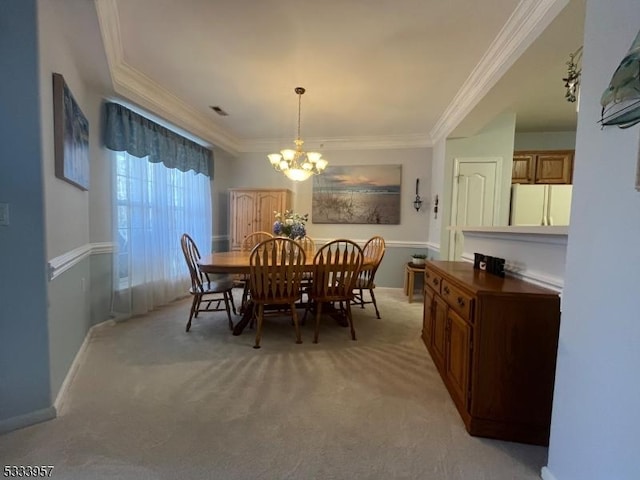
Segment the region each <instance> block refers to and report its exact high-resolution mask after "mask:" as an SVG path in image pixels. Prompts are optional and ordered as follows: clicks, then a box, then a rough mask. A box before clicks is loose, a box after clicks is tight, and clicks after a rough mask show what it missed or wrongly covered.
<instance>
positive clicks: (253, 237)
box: [233, 231, 273, 313]
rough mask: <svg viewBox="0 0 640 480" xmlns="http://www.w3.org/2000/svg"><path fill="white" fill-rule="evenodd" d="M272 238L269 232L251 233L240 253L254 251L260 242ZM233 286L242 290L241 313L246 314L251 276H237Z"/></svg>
mask: <svg viewBox="0 0 640 480" xmlns="http://www.w3.org/2000/svg"><path fill="white" fill-rule="evenodd" d="M270 238H273V235H272V234H270V233H269V232H262V231H260V232H253V233H250V234H249V235H247V236H246V237H244V239H243V240H242V245H241V246H240V251H241V252H247V253H249V252H251V250H253V247H255V246H256V245H258V244H259V243H260V242H263V241H264V240H268V239H270ZM233 286H234V287H236V288H242V300H241V301H240V312H241V313H242V312H244V309H245V306H246V304H247V299H248V297H249V276H248V275H245V274H240V275H236V277H235V280H234V285H233Z"/></svg>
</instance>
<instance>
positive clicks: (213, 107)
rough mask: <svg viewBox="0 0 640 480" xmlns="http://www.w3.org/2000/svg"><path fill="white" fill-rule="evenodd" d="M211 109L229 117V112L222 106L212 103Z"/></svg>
mask: <svg viewBox="0 0 640 480" xmlns="http://www.w3.org/2000/svg"><path fill="white" fill-rule="evenodd" d="M209 108H211V110H213V111H214V112H216V113H217V114H218V115H220V116H221V117H227V116H228V115H229V114H228V113H227V112H225V111H224V110H223V109H222V108H220V107H219V106H218V105H210V107H209Z"/></svg>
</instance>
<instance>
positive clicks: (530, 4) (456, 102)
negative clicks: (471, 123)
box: [430, 0, 569, 142]
mask: <svg viewBox="0 0 640 480" xmlns="http://www.w3.org/2000/svg"><path fill="white" fill-rule="evenodd" d="M567 3H569V0H522V1H521V2H520V3H519V4H518V6H517V7H516V9H515V11H514V12H513V13H512V14H511V17H509V20H507V23H505V25H504V26H503V27H502V30H500V33H498V36H497V37H496V38H495V40H494V41H493V42H492V43H491V45H490V46H489V49H488V50H487V51H486V53H485V54H484V55H483V57H482V58H481V59H480V62H478V64H477V65H476V66H475V68H474V69H473V70H472V72H471V74H470V75H469V77H468V78H467V80H465V82H464V83H463V84H462V87H461V88H460V90H458V93H457V94H456V95H455V97H453V100H452V101H451V103H450V104H449V105H448V106H447V108H446V109H445V111H444V113H443V114H442V116H441V117H440V119H439V120H438V121H437V122H436V125H435V126H434V127H433V129H432V130H431V132H430V136H431V139H432V140H433V141H434V142H438V141H440V140H443V139H445V138H446V137H447V136H448V135H449V134H450V133H451V132H452V131H453V130H454V129H455V128H456V127H457V126H458V125H459V124H460V122H462V120H464V118H465V117H466V116H467V115H468V114H469V113H470V112H471V110H473V108H474V107H475V106H476V105H477V104H478V102H479V101H480V100H481V99H482V98H483V97H484V96H485V95H486V94H487V93H488V92H489V90H490V89H491V88H492V87H493V86H494V85H495V84H496V83H497V81H498V80H499V79H500V78H501V77H502V76H503V75H504V74H505V73H506V71H507V70H508V69H509V68H510V67H511V66H512V65H513V64H514V62H515V61H516V60H517V59H518V58H519V57H520V55H522V54H523V53H524V51H525V50H526V49H527V48H529V46H530V45H531V44H532V43H533V41H534V40H535V39H536V38H538V36H539V35H540V34H541V33H542V32H543V30H544V29H545V28H547V26H548V25H549V24H550V23H551V21H552V20H553V19H554V18H555V17H556V16H557V15H558V13H560V11H561V10H562V9H563V8H564V7H566V5H567Z"/></svg>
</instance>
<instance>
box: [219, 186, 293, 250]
mask: <svg viewBox="0 0 640 480" xmlns="http://www.w3.org/2000/svg"><path fill="white" fill-rule="evenodd" d="M291 198H292V194H291V190H283V189H266V188H253V189H244V188H232V189H230V190H229V219H230V222H229V223H230V228H229V232H230V234H229V236H230V240H229V244H230V249H231V250H240V247H241V246H242V240H243V239H244V237H246V236H247V235H249V234H250V233H253V232H259V231H265V232H269V233H271V232H272V231H273V222H275V221H276V219H275V217H274V215H273V212H281V213H284V211H285V210H290V209H291Z"/></svg>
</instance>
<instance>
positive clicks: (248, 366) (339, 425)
mask: <svg viewBox="0 0 640 480" xmlns="http://www.w3.org/2000/svg"><path fill="white" fill-rule="evenodd" d="M376 292H377V297H379V301H378V303H379V306H380V311H381V315H382V320H378V319H376V317H375V313H374V311H373V308H372V307H371V306H370V305H369V306H367V307H366V308H365V309H364V310H362V309H360V308H354V319H355V326H356V331H357V334H358V340H357V341H356V342H353V341H351V339H350V337H349V333H348V328H343V327H340V326H338V325H337V324H336V323H335V321H333V320H331V319H330V318H324V319H323V323H322V326H321V331H320V343H318V344H317V345H314V344H313V343H312V338H313V322H312V321H310V319H308V321H307V324H306V325H305V326H303V327H302V333H303V340H304V343H303V344H302V345H296V344H295V343H294V330H293V327H292V326H291V325H290V323H289V319H288V318H284V317H283V318H270V319H268V320H267V323H266V324H265V327H264V333H263V339H262V346H263V347H262V348H261V349H260V350H254V349H253V348H252V345H253V341H254V333H255V332H254V331H253V330H245V333H244V334H243V335H241V336H238V337H234V336H232V335H231V334H230V333H229V330H228V327H227V322H226V319H225V316H224V313H214V314H212V313H204V314H201V316H200V317H199V318H198V319H196V320H195V321H194V324H193V327H192V328H191V332H189V333H185V331H184V326H185V324H186V319H187V315H188V309H189V301H190V300H188V299H187V300H184V301H180V302H176V303H174V304H172V305H170V306H168V307H165V308H162V309H160V310H158V311H157V312H155V313H154V314H152V315H148V316H145V317H140V318H135V319H132V320H129V321H126V322H122V323H117V324H116V323H113V322H107V323H105V324H103V325H101V326H99V327H97V328H96V329H94V335H93V336H92V338H91V340H90V343H89V345H88V348H87V350H86V352H85V355H84V358H83V361H82V363H81V367H80V369H79V370H78V372H77V374H76V376H75V378H74V379H73V381H72V383H71V385H70V388H69V390H68V395H67V396H66V399H65V402H64V404H63V406H62V408H61V411H60V412H59V416H58V418H57V419H55V420H52V421H50V422H46V423H42V424H39V425H35V426H32V427H29V428H25V429H22V430H18V431H15V432H11V433H9V434H6V435H3V436H0V464H2V465H54V466H55V468H54V470H53V474H52V478H60V479H83V480H84V479H112V478H119V479H140V480H143V479H231V480H235V479H434V480H449V479H485V480H501V479H517V480H521V479H523V480H524V479H537V478H540V477H539V472H540V468H541V467H542V466H544V465H545V464H546V458H547V449H546V448H543V447H535V446H530V445H523V444H518V443H510V442H502V441H496V440H489V439H482V438H475V437H471V436H469V435H468V434H467V433H466V431H465V429H464V425H463V424H462V421H461V419H460V417H459V416H458V413H457V412H456V409H455V407H454V405H453V402H452V401H451V399H450V398H449V395H448V393H447V391H446V389H445V387H444V385H443V383H442V381H441V379H440V377H439V375H438V373H437V371H436V369H435V367H434V365H433V363H432V361H431V358H430V357H429V355H428V353H427V351H426V349H425V347H424V345H423V343H422V341H421V340H420V329H421V325H422V303H420V302H417V303H415V302H414V303H412V304H408V303H407V301H406V297H404V295H403V293H402V290H400V289H384V288H379V289H376ZM416 298H417V296H416ZM238 300H239V297H238Z"/></svg>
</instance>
